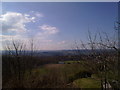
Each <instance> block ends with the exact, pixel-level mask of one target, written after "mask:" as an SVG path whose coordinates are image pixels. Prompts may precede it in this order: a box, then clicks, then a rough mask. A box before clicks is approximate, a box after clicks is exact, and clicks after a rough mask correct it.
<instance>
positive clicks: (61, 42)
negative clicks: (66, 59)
mask: <svg viewBox="0 0 120 90" xmlns="http://www.w3.org/2000/svg"><path fill="white" fill-rule="evenodd" d="M65 43H66V41H60V42H58V43H57V44H65Z"/></svg>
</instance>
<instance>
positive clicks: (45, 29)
mask: <svg viewBox="0 0 120 90" xmlns="http://www.w3.org/2000/svg"><path fill="white" fill-rule="evenodd" d="M39 27H40V30H42V31H43V33H45V34H49V35H50V34H56V33H58V32H59V30H58V29H57V28H56V27H53V26H50V25H46V24H44V25H42V26H39Z"/></svg>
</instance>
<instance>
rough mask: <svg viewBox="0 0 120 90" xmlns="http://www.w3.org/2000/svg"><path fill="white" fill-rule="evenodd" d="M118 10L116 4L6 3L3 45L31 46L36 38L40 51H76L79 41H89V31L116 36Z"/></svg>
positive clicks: (3, 11) (3, 12)
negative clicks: (18, 43) (22, 44)
mask: <svg viewBox="0 0 120 90" xmlns="http://www.w3.org/2000/svg"><path fill="white" fill-rule="evenodd" d="M117 10H118V8H117V3H116V2H34V3H33V2H16V3H15V2H4V3H2V15H1V16H0V22H2V33H1V34H0V38H1V37H2V40H1V41H0V42H2V43H3V46H4V45H5V44H6V43H8V42H10V41H11V40H12V39H14V40H21V41H24V42H27V44H28V46H29V41H30V40H31V38H32V39H33V41H34V45H35V47H36V48H37V49H39V50H63V49H72V47H73V46H74V43H75V41H76V42H78V43H79V41H80V40H82V41H83V42H84V43H86V42H87V40H88V39H87V36H88V30H89V31H90V32H91V33H92V34H93V35H94V34H95V33H98V32H106V33H108V34H109V35H112V34H113V33H114V22H115V21H116V20H117V14H118V12H117ZM0 49H2V46H0Z"/></svg>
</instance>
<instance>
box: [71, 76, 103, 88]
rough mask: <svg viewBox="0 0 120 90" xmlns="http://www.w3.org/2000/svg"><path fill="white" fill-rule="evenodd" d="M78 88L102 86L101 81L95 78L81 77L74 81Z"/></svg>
mask: <svg viewBox="0 0 120 90" xmlns="http://www.w3.org/2000/svg"><path fill="white" fill-rule="evenodd" d="M73 84H74V85H75V86H76V87H78V88H100V87H101V85H100V81H99V80H95V79H93V78H81V79H77V80H75V81H74V82H73Z"/></svg>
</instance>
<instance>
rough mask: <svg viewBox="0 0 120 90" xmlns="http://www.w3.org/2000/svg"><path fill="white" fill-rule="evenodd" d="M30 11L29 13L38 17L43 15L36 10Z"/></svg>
mask: <svg viewBox="0 0 120 90" xmlns="http://www.w3.org/2000/svg"><path fill="white" fill-rule="evenodd" d="M30 13H31V14H32V15H34V16H36V17H38V18H40V17H44V15H43V14H42V13H40V12H37V11H31V12H30Z"/></svg>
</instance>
